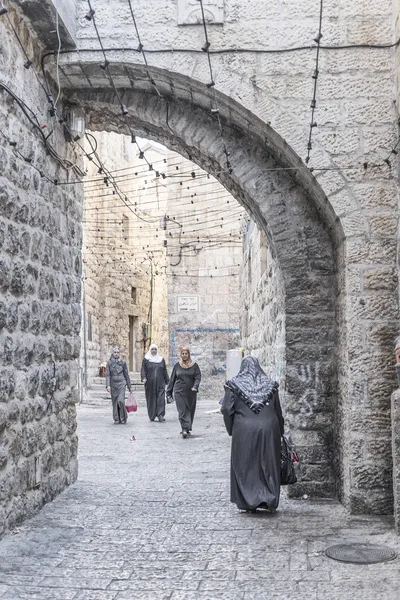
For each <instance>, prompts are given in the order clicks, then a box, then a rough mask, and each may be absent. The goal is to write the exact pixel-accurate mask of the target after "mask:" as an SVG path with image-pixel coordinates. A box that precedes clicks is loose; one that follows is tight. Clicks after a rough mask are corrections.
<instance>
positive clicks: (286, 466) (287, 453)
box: [281, 435, 299, 485]
mask: <svg viewBox="0 0 400 600" xmlns="http://www.w3.org/2000/svg"><path fill="white" fill-rule="evenodd" d="M298 462H299V458H298V456H297V453H296V450H295V449H294V447H293V445H292V444H291V443H290V441H289V440H288V438H287V437H286V436H285V435H284V436H282V446H281V485H293V484H294V483H296V481H297V476H296V471H295V468H294V463H298Z"/></svg>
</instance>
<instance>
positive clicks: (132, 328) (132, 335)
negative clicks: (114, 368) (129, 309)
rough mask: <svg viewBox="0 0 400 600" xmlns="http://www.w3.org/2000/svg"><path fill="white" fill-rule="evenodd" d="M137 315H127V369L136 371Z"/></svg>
mask: <svg viewBox="0 0 400 600" xmlns="http://www.w3.org/2000/svg"><path fill="white" fill-rule="evenodd" d="M137 319H138V318H137V317H134V316H133V315H129V371H130V372H131V373H132V372H135V371H136V337H137V336H136V330H137Z"/></svg>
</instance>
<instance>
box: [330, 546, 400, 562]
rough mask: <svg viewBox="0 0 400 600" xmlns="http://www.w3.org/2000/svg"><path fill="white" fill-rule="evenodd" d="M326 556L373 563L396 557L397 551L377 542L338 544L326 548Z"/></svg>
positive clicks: (346, 560) (341, 559) (347, 560)
mask: <svg viewBox="0 0 400 600" xmlns="http://www.w3.org/2000/svg"><path fill="white" fill-rule="evenodd" d="M325 554H326V556H328V557H329V558H333V560H340V561H341V562H346V563H354V564H358V565H373V564H375V563H380V562H386V561H387V560H393V559H394V558H396V552H394V550H392V549H391V548H387V546H377V545H375V544H338V545H337V546H330V548H328V549H327V550H325Z"/></svg>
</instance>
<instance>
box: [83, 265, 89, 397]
mask: <svg viewBox="0 0 400 600" xmlns="http://www.w3.org/2000/svg"><path fill="white" fill-rule="evenodd" d="M82 311H83V386H84V388H85V389H87V386H88V360H87V343H86V329H87V324H86V295H85V278H84V277H83V276H82Z"/></svg>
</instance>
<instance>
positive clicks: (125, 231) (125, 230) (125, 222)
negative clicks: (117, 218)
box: [122, 215, 129, 244]
mask: <svg viewBox="0 0 400 600" xmlns="http://www.w3.org/2000/svg"><path fill="white" fill-rule="evenodd" d="M122 239H123V240H124V242H125V243H126V244H129V217H128V216H127V215H122Z"/></svg>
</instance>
